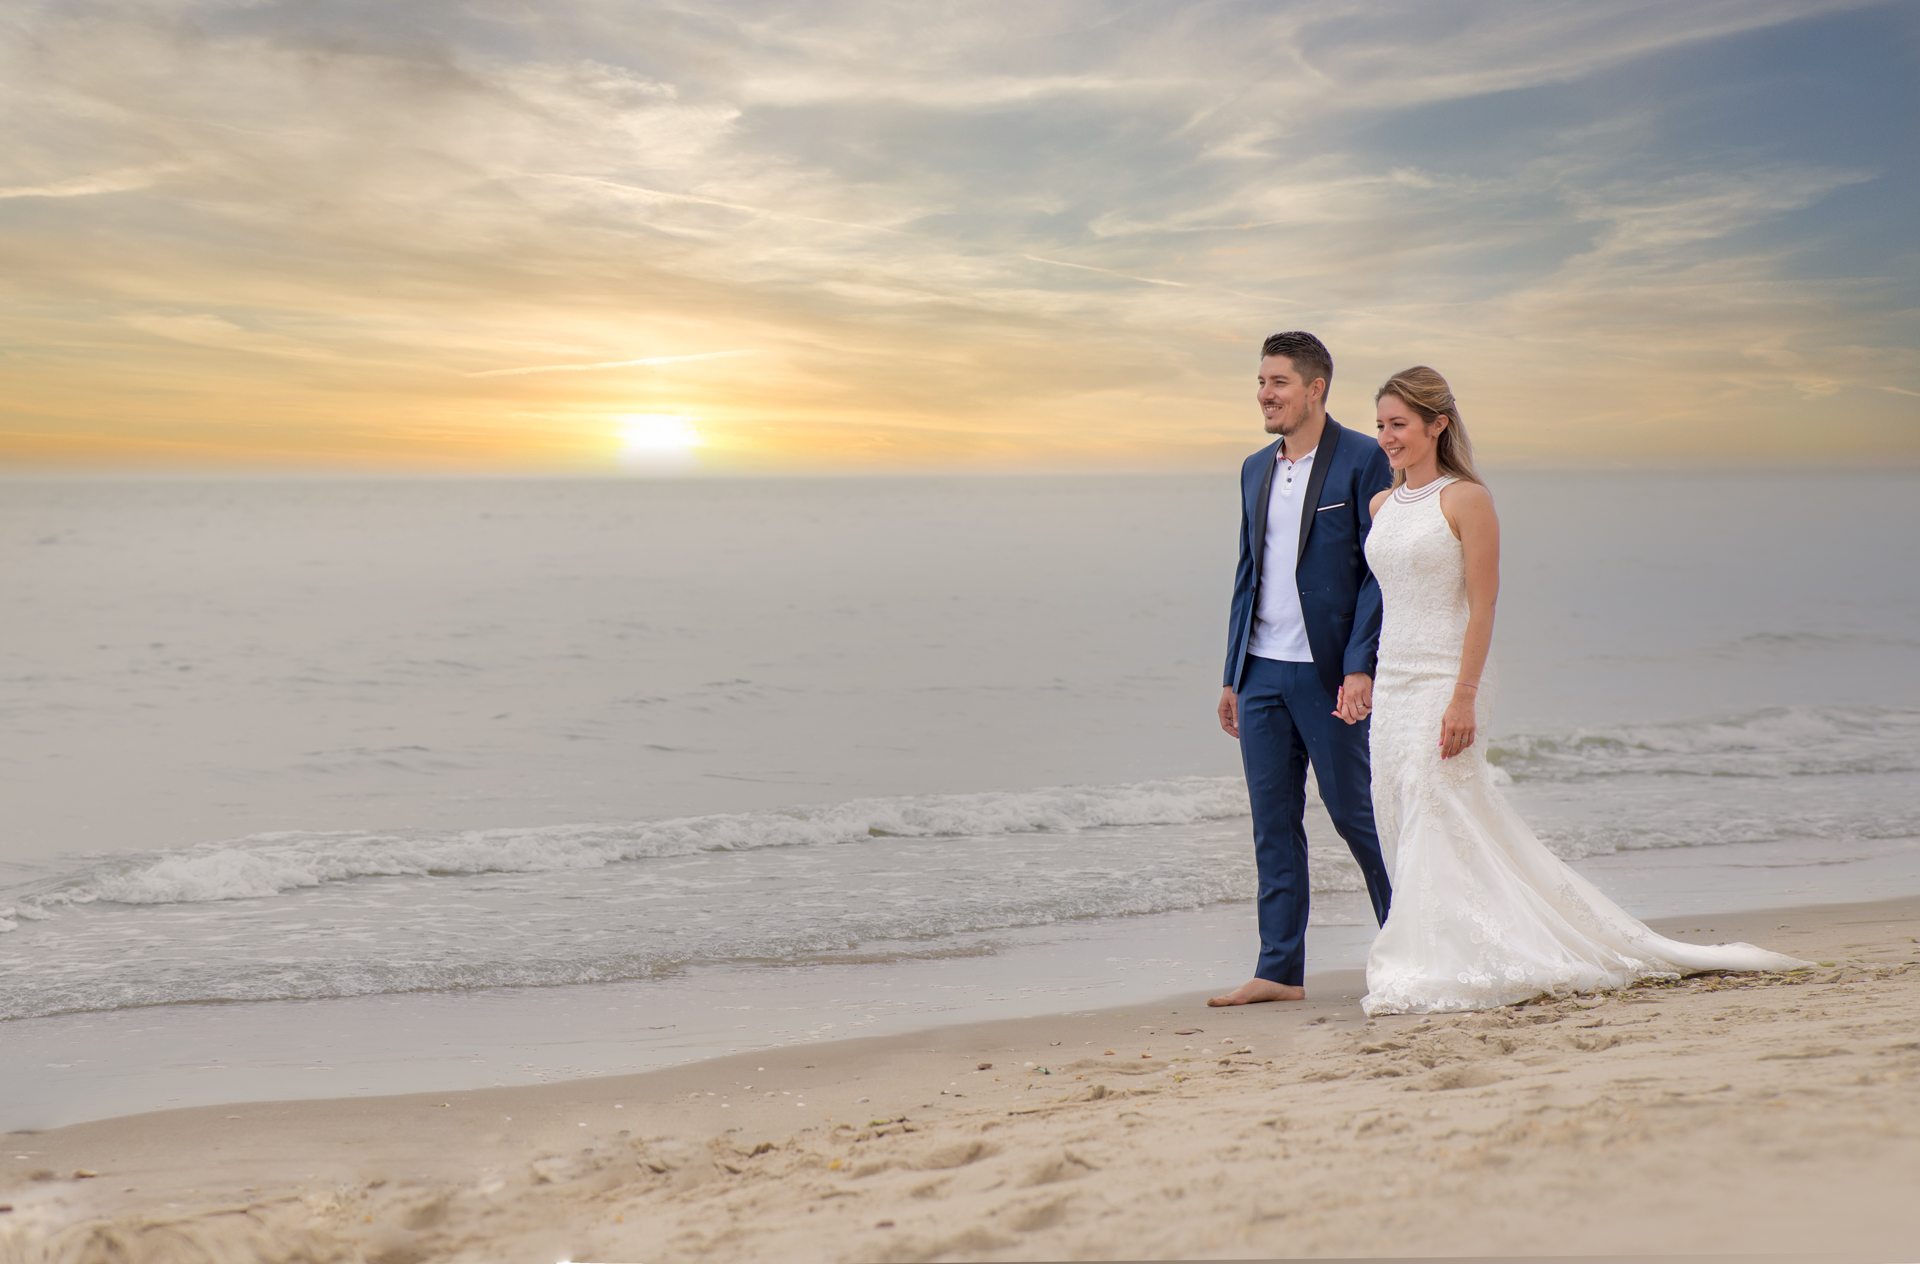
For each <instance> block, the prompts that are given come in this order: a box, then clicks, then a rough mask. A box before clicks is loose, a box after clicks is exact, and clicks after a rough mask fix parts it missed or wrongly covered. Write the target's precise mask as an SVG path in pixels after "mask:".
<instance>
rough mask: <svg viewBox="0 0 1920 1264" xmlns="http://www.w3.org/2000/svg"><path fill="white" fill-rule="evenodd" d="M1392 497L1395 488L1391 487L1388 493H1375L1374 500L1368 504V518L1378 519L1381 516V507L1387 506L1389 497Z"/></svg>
mask: <svg viewBox="0 0 1920 1264" xmlns="http://www.w3.org/2000/svg"><path fill="white" fill-rule="evenodd" d="M1391 495H1393V488H1391V487H1389V488H1387V490H1386V491H1383V492H1375V493H1374V496H1373V499H1372V500H1371V501H1370V502H1368V504H1367V516H1368V517H1369V518H1377V517H1379V516H1380V506H1382V505H1384V504H1386V503H1387V497H1389V496H1391Z"/></svg>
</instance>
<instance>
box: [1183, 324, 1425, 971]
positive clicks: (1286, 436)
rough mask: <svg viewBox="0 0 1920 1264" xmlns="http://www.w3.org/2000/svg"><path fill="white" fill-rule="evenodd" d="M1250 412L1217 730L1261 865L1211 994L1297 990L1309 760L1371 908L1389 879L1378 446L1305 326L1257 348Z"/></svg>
mask: <svg viewBox="0 0 1920 1264" xmlns="http://www.w3.org/2000/svg"><path fill="white" fill-rule="evenodd" d="M1260 355H1261V359H1260V393H1259V395H1258V396H1257V398H1258V399H1259V401H1260V411H1261V412H1262V413H1264V414H1265V416H1266V426H1267V433H1268V434H1274V435H1279V436H1280V437H1279V439H1278V440H1276V441H1275V442H1274V443H1271V444H1269V445H1268V446H1266V447H1264V448H1262V449H1260V451H1258V452H1256V453H1254V454H1253V455H1252V456H1250V457H1248V458H1247V460H1246V464H1245V465H1243V466H1242V467H1241V469H1240V566H1239V569H1238V570H1237V571H1236V572H1235V573H1234V577H1233V614H1232V618H1231V620H1230V622H1229V623H1228V625H1227V672H1226V682H1225V684H1226V687H1225V688H1224V689H1223V690H1222V691H1221V694H1220V727H1221V728H1223V729H1225V730H1226V732H1227V736H1229V737H1237V738H1239V739H1240V758H1241V761H1242V762H1243V763H1244V764H1245V765H1246V769H1247V793H1248V797H1249V798H1250V799H1251V800H1252V804H1253V856H1254V863H1255V865H1256V866H1257V868H1258V869H1259V873H1260V895H1259V906H1258V907H1259V914H1260V962H1259V964H1258V965H1257V966H1256V967H1255V968H1254V972H1253V974H1254V977H1253V979H1252V980H1251V981H1249V982H1247V983H1244V984H1242V985H1241V986H1240V987H1238V988H1235V989H1234V990H1233V991H1232V992H1229V993H1228V994H1227V995H1225V996H1216V997H1214V998H1213V999H1212V1000H1210V1001H1208V1002H1207V1004H1209V1005H1246V1004H1249V1003H1251V1002H1254V1001H1297V1000H1300V999H1302V998H1303V997H1305V996H1306V994H1307V993H1306V989H1305V988H1303V987H1302V986H1301V984H1302V983H1303V982H1304V981H1305V978H1306V965H1307V952H1306V933H1307V902H1308V896H1309V892H1308V889H1307V830H1306V806H1307V797H1306V792H1307V765H1309V764H1311V765H1313V771H1314V775H1315V777H1316V779H1317V780H1318V781H1319V784H1320V800H1321V802H1323V803H1324V804H1326V807H1327V814H1328V815H1329V816H1331V817H1332V818H1333V827H1334V828H1335V829H1336V830H1338V831H1339V832H1340V837H1341V838H1343V839H1345V840H1346V843H1347V847H1348V849H1349V850H1351V851H1352V852H1353V858H1354V860H1355V861H1357V862H1358V863H1359V865H1360V872H1361V873H1362V874H1364V875H1365V876H1366V879H1367V893H1368V895H1370V896H1371V897H1372V898H1373V912H1374V916H1375V917H1376V918H1378V919H1379V920H1380V921H1381V922H1383V923H1384V922H1385V921H1386V920H1387V902H1388V900H1389V899H1390V898H1391V896H1392V890H1391V888H1390V887H1389V885H1388V883H1387V871H1386V866H1385V864H1384V863H1383V862H1382V860H1381V858H1380V840H1379V839H1378V838H1377V837H1376V836H1375V834H1374V830H1373V786H1372V779H1371V776H1370V775H1369V770H1368V763H1367V716H1368V714H1369V713H1370V712H1371V711H1372V710H1373V663H1374V651H1375V648H1376V647H1377V646H1378V645H1379V642H1380V586H1379V584H1377V583H1376V582H1375V581H1374V578H1373V574H1372V572H1371V571H1369V570H1368V569H1367V559H1366V555H1365V554H1363V553H1362V552H1361V546H1362V545H1364V544H1365V543H1366V539H1367V531H1368V529H1369V528H1370V527H1372V526H1373V517H1372V515H1371V514H1370V513H1368V511H1367V507H1368V505H1369V503H1370V502H1371V501H1372V499H1373V497H1374V496H1375V495H1376V494H1377V493H1379V492H1382V491H1385V490H1386V489H1387V488H1388V487H1389V486H1391V485H1392V482H1393V475H1392V472H1391V471H1390V470H1389V469H1388V468H1387V458H1386V456H1385V455H1384V454H1382V452H1381V451H1380V446H1379V444H1377V443H1375V442H1373V440H1372V439H1371V438H1370V437H1368V436H1366V435H1361V434H1356V433H1354V432H1353V431H1351V430H1347V429H1345V428H1344V427H1342V426H1341V425H1340V424H1339V423H1338V422H1336V421H1334V419H1333V418H1331V417H1329V416H1327V407H1326V405H1327V384H1328V383H1329V382H1331V381H1332V380H1333V357H1332V356H1331V355H1329V354H1328V353H1327V349H1326V347H1325V346H1324V345H1323V344H1322V343H1321V341H1320V340H1319V339H1318V338H1316V337H1314V336H1313V335H1312V334H1309V333H1298V332H1295V333H1285V334H1275V335H1273V337H1271V338H1269V339H1267V341H1266V344H1265V345H1264V346H1263V347H1262V348H1261V350H1260Z"/></svg>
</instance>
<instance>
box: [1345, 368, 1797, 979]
mask: <svg viewBox="0 0 1920 1264" xmlns="http://www.w3.org/2000/svg"><path fill="white" fill-rule="evenodd" d="M1374 398H1375V400H1376V402H1377V404H1378V413H1379V425H1380V446H1381V448H1382V449H1384V450H1385V452H1386V454H1387V461H1388V463H1389V464H1390V465H1391V466H1392V467H1393V471H1394V485H1393V487H1392V489H1391V490H1389V491H1384V492H1381V493H1380V494H1379V495H1378V496H1376V497H1374V500H1373V516H1374V522H1373V528H1372V531H1371V532H1370V534H1369V535H1368V536H1367V542H1366V555H1367V563H1368V565H1369V566H1370V567H1372V569H1373V574H1374V576H1375V577H1376V578H1377V579H1378V580H1379V583H1380V592H1381V594H1382V597H1383V600H1384V602H1385V607H1386V613H1385V619H1384V622H1383V624H1382V627H1381V631H1380V656H1379V667H1378V669H1377V671H1378V674H1377V676H1376V678H1375V681H1374V690H1373V734H1372V744H1373V815H1374V822H1375V825H1376V827H1377V828H1378V829H1379V831H1380V846H1381V850H1382V852H1383V853H1384V855H1385V858H1386V864H1387V872H1388V873H1389V874H1391V875H1392V878H1393V908H1392V911H1391V912H1390V913H1389V915H1388V917H1387V921H1386V925H1384V926H1383V927H1381V929H1380V934H1379V937H1378V938H1377V939H1375V940H1374V941H1373V950H1372V952H1371V953H1370V954H1369V956H1368V958H1367V995H1366V997H1365V999H1364V1000H1363V1001H1362V1002H1361V1004H1362V1007H1363V1008H1364V1009H1365V1010H1366V1012H1367V1013H1368V1014H1418V1013H1429V1012H1434V1011H1442V1010H1470V1009H1488V1008H1491V1007H1493V1006H1497V1005H1506V1004H1511V1003H1512V1002H1515V1001H1523V1000H1526V999H1528V998H1530V997H1533V996H1538V995H1540V994H1541V993H1543V992H1544V993H1553V994H1556V995H1558V994H1564V993H1568V992H1590V991H1594V990H1597V989H1610V988H1620V987H1625V986H1627V985H1628V984H1630V983H1632V982H1633V981H1634V980H1636V979H1646V978H1674V977H1677V976H1678V975H1680V974H1683V973H1689V972H1697V971H1701V970H1790V969H1796V968H1799V967H1802V966H1806V965H1809V964H1811V963H1809V962H1805V961H1799V960H1796V959H1795V958H1793V957H1786V956H1782V955H1781V954H1779V953H1777V952H1768V951H1767V950H1766V949H1763V948H1755V947H1754V946H1752V945H1751V944H1718V945H1715V946H1712V947H1705V946H1701V945H1698V944H1683V943H1679V942H1676V941H1675V940H1671V939H1665V938H1662V937H1661V936H1659V935H1656V934H1654V933H1653V932H1652V931H1650V930H1648V929H1647V928H1646V927H1645V926H1643V925H1641V924H1640V923H1639V922H1637V921H1635V920H1634V919H1633V918H1631V917H1629V916H1628V915H1627V914H1626V913H1625V912H1623V911H1622V910H1621V909H1620V907H1619V906H1618V905H1616V904H1614V903H1613V902H1612V901H1611V900H1609V899H1607V897H1606V896H1604V895H1602V894H1600V891H1599V889H1598V888H1596V887H1595V886H1594V885H1593V884H1592V883H1590V882H1588V881H1587V880H1586V879H1585V878H1582V877H1581V876H1580V875H1579V874H1577V873H1575V872H1574V871H1573V870H1572V869H1570V868H1568V867H1567V866H1566V865H1565V864H1563V863H1562V862H1561V861H1560V859H1559V858H1558V857H1556V856H1555V855H1553V853H1552V852H1549V851H1548V850H1547V849H1546V847H1545V846H1544V845H1543V844H1542V843H1541V842H1540V840H1539V839H1538V838H1536V837H1534V834H1533V831H1531V830H1529V829H1528V828H1527V826H1526V823H1525V822H1524V821H1522V820H1521V819H1520V817H1519V816H1518V815H1517V814H1516V813H1515V812H1514V810H1513V809H1512V807H1510V806H1509V805H1508V804H1507V801H1506V799H1505V797H1504V796H1502V795H1501V793H1500V791H1499V789H1498V788H1496V786H1495V785H1494V780H1493V770H1492V768H1491V767H1489V765H1488V764H1487V758H1486V743H1485V739H1484V736H1483V735H1484V733H1485V732H1486V726H1487V721H1488V718H1489V716H1490V715H1491V713H1492V708H1493V692H1494V673H1493V668H1492V664H1491V663H1490V662H1489V661H1488V658H1487V650H1488V646H1489V644H1490V643H1491V641H1492V639H1493V604H1494V596H1495V594H1496V593H1497V592H1498V590H1499V587H1500V523H1499V520H1498V519H1497V518H1496V517H1495V516H1494V511H1493V498H1492V497H1491V496H1489V495H1488V494H1487V489H1486V488H1485V487H1484V486H1483V485H1482V484H1481V482H1480V479H1479V477H1478V476H1477V475H1476V474H1475V473H1474V470H1473V450H1472V448H1471V447H1470V446H1469V444H1468V442H1467V434H1466V430H1465V429H1464V428H1463V427H1462V426H1461V424H1460V410H1459V408H1458V406H1457V405H1456V404H1455V403H1454V399H1453V392H1452V391H1451V390H1450V389H1449V388H1448V386H1447V382H1446V379H1445V378H1443V377H1441V376H1440V375H1439V374H1438V373H1436V372H1434V371H1433V370H1432V369H1429V368H1427V367H1425V366H1424V365H1423V366H1420V367H1416V368H1411V369H1407V370H1406V371H1405V372H1402V373H1396V374H1394V375H1393V377H1392V378H1390V379H1388V381H1387V384H1386V385H1385V386H1382V387H1381V388H1380V391H1379V393H1378V394H1377V395H1376V396H1375V397H1374Z"/></svg>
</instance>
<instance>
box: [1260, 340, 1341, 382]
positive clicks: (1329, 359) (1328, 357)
mask: <svg viewBox="0 0 1920 1264" xmlns="http://www.w3.org/2000/svg"><path fill="white" fill-rule="evenodd" d="M1268 356H1285V357H1287V359H1289V360H1291V361H1293V368H1294V372H1296V373H1298V374H1299V375H1300V376H1301V377H1303V378H1305V379H1307V381H1309V382H1311V381H1313V379H1315V378H1321V379H1323V380H1324V381H1325V382H1326V384H1327V386H1328V387H1329V388H1331V387H1332V386H1333V355H1332V354H1331V353H1330V352H1328V350H1327V344H1326V343H1324V342H1321V341H1320V340H1319V339H1318V338H1316V337H1314V336H1313V335H1312V334H1310V333H1307V332H1306V331H1304V330H1300V329H1295V330H1292V331H1291V332H1288V333H1284V334H1274V335H1273V336H1271V337H1270V338H1268V339H1267V340H1266V342H1264V343H1262V344H1261V346H1260V358H1261V359H1262V360H1264V359H1266V358H1267V357H1268Z"/></svg>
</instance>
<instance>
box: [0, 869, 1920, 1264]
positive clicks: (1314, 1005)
mask: <svg viewBox="0 0 1920 1264" xmlns="http://www.w3.org/2000/svg"><path fill="white" fill-rule="evenodd" d="M1659 929H1661V930H1663V931H1665V932H1667V933H1671V934H1676V935H1681V936H1686V937H1693V938H1699V939H1702V940H1726V939H1745V940H1750V941H1753V942H1757V943H1762V944H1765V945H1767V946H1769V947H1774V948H1777V949H1780V950H1782V951H1785V952H1789V953H1793V954H1795V955H1798V956H1802V957H1806V958H1810V959H1813V960H1818V961H1821V962H1828V963H1832V964H1831V965H1829V966H1826V967H1824V968H1822V969H1820V970H1817V971H1813V972H1802V973H1800V974H1797V975H1774V976H1764V977H1738V978H1736V977H1707V978H1698V979H1692V980H1688V981H1686V982H1684V983H1681V984H1678V985H1674V986H1646V987H1640V988H1635V989H1633V990H1631V991H1629V992H1627V993H1623V994H1619V995H1616V996H1608V997H1588V998H1577V999H1572V1000H1565V1001H1557V1002H1546V1003H1535V1004H1530V1005H1526V1006H1520V1007H1512V1008H1507V1009H1502V1010H1498V1011H1494V1012H1490V1013H1484V1014H1466V1015H1450V1016H1442V1017H1435V1018H1418V1017H1405V1018H1393V1019H1384V1020H1380V1021H1377V1022H1369V1021H1368V1020H1366V1019H1365V1018H1364V1017H1363V1016H1362V1015H1361V1014H1360V1011H1359V1006H1358V1004H1357V1001H1356V1000H1355V999H1354V998H1356V997H1357V996H1358V995H1359V993H1360V990H1361V987H1362V984H1361V980H1360V979H1359V977H1358V976H1357V975H1354V974H1346V975H1323V976H1319V977H1318V978H1316V979H1314V980H1311V981H1310V984H1311V986H1310V989H1309V992H1310V997H1311V999H1310V1000H1308V1001H1306V1002H1304V1003H1301V1004H1298V1005H1291V1006H1274V1005H1267V1006H1259V1007H1254V1008H1251V1009H1247V1010H1237V1011H1221V1010H1213V1011H1208V1010H1206V1009H1204V1008H1203V1007H1202V1005H1201V998H1198V997H1194V998H1186V999H1182V1000H1178V1001H1170V1002H1167V1003H1164V1004H1161V1005H1157V1006H1153V1007H1136V1008H1134V1009H1131V1010H1126V1011H1114V1012H1104V1013H1094V1014H1081V1015H1070V1016H1062V1017H1056V1018H1044V1019H1033V1020H1018V1021H1009V1022H999V1023H988V1024H978V1025H974V1026H968V1027H949V1028H941V1029H938V1030H935V1031H932V1032H924V1033H920V1034H919V1035H917V1036H910V1037H901V1038H878V1039H872V1040H855V1041H843V1042H838V1043H830V1044H814V1045H805V1046H798V1047H795V1048H791V1049H784V1050H780V1051H776V1052H769V1053H761V1054H751V1055H745V1056H740V1057H733V1058H727V1059H721V1060H716V1061H711V1062H703V1063H698V1064H694V1065H689V1066H686V1067H681V1068H676V1069H674V1070H671V1071H662V1072H655V1073H651V1074H647V1075H639V1076H627V1077H618V1078H606V1079H595V1080H580V1081H573V1082H569V1083H566V1084H557V1085H544V1086H540V1087H534V1088H515V1089H493V1090H485V1091H479V1092H469V1093H461V1094H455V1095H451V1096H417V1095H416V1096H410V1097H389V1098H361V1099H346V1100H330V1101H309V1102H278V1103H266V1104H256V1105H248V1106H228V1107H211V1108H202V1109H194V1110H182V1111H171V1112H164V1113H159V1114H152V1115H142V1116H135V1117H131V1118H125V1119H117V1120H107V1121H102V1122H99V1123H90V1124H80V1125H75V1126H73V1127H69V1128H63V1129H59V1130H57V1131H51V1132H45V1133H37V1134H23V1133H14V1134H10V1135H9V1136H8V1137H7V1139H6V1140H7V1143H8V1149H7V1151H6V1153H5V1154H4V1155H0V1204H4V1205H7V1206H9V1207H10V1208H11V1210H10V1211H7V1212H5V1213H0V1261H5V1262H6V1264H14V1262H16V1261H19V1262H24V1261H34V1262H35V1264H39V1262H41V1261H79V1260H86V1261H102V1262H104V1261H143V1260H154V1261H188V1260H221V1261H225V1260H233V1261H242V1260H248V1261H251V1260H262V1261H361V1260H365V1261H370V1262H372V1264H410V1262H413V1261H427V1260H461V1261H533V1262H537V1264H552V1262H553V1261H559V1260H576V1261H640V1260H645V1261H656V1262H665V1261H680V1260H727V1261H735V1260H741V1261H756V1260H802V1261H812V1260H820V1261H838V1260H935V1259H962V1260H966V1259H1006V1260H1069V1259H1091V1260H1120V1259H1247V1258H1270V1257H1284V1256H1316V1255H1326V1256H1393V1257H1410V1256H1439V1255H1585V1256H1595V1255H1688V1254H1762V1253H1769V1254H1774V1255H1776V1256H1778V1255H1779V1254H1780V1253H1801V1254H1806V1255H1812V1256H1817V1257H1820V1258H1834V1259H1838V1258H1849V1259H1884V1260H1916V1259H1920V1193H1916V1190H1920V942H1917V941H1920V898H1909V899H1901V900H1891V901H1884V902H1880V903H1875V904H1860V905H1839V906H1828V907H1822V908H1798V909H1790V910H1776V911H1772V912H1762V913H1749V914H1744V915H1739V916H1733V917H1722V918H1709V919H1701V918H1698V917H1694V918H1686V919H1678V920H1669V921H1667V922H1665V923H1663V924H1661V925H1660V927H1659ZM985 1063H991V1064H992V1065H991V1067H990V1068H983V1067H982V1064H985ZM1029 1064H1032V1065H1031V1066H1029ZM1043 1069H1044V1070H1043Z"/></svg>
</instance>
